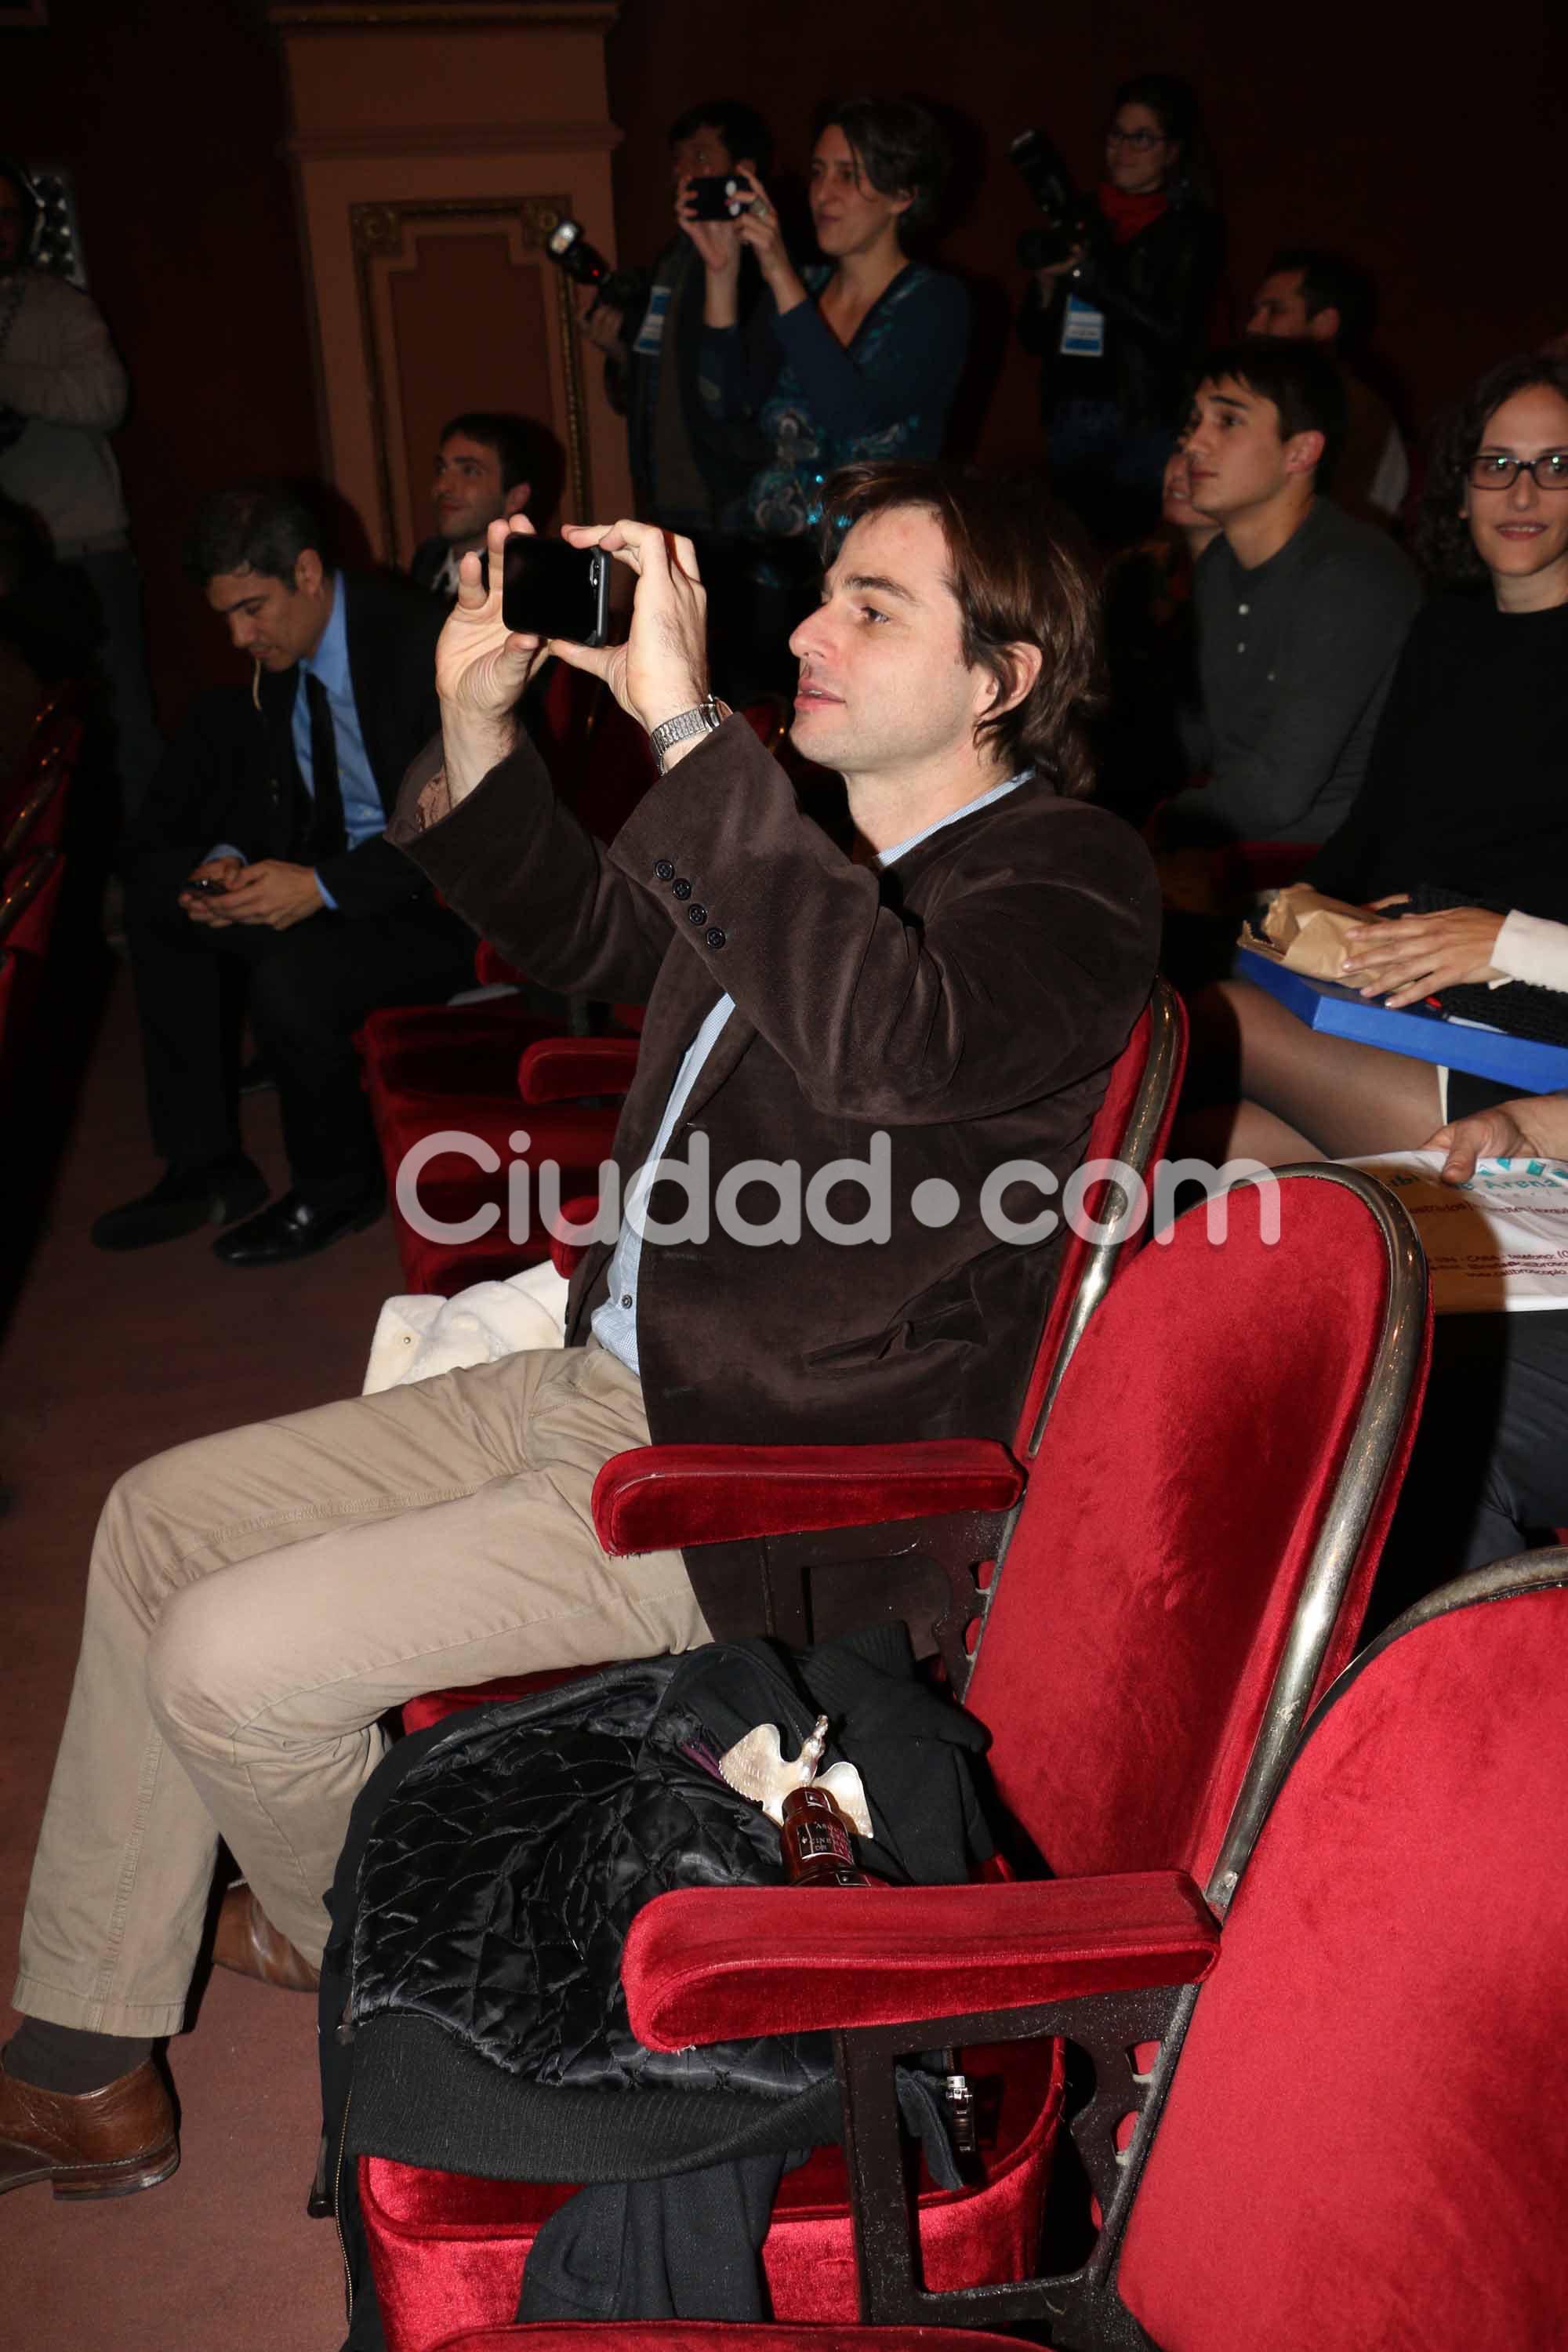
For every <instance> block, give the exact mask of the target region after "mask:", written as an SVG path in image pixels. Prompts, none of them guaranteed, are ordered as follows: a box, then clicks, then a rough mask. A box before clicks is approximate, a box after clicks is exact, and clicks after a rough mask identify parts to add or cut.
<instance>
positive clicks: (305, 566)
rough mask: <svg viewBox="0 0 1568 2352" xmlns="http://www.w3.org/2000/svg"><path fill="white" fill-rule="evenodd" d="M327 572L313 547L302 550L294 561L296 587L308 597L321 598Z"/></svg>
mask: <svg viewBox="0 0 1568 2352" xmlns="http://www.w3.org/2000/svg"><path fill="white" fill-rule="evenodd" d="M326 576H327V575H326V570H325V567H324V566H323V564H322V562H321V557H320V556H319V555H318V554H317V552H316V551H315V549H314V548H313V547H306V548H301V550H300V553H299V554H298V555H297V556H296V557H295V559H294V585H295V587H296V588H299V589H301V590H302V591H303V592H304V593H305V594H306V595H307V596H319V595H320V594H321V583H322V581H323V580H324V579H325V578H326Z"/></svg>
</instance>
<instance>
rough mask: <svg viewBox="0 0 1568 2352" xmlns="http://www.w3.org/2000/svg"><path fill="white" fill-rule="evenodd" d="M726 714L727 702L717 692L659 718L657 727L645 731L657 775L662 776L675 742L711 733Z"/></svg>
mask: <svg viewBox="0 0 1568 2352" xmlns="http://www.w3.org/2000/svg"><path fill="white" fill-rule="evenodd" d="M729 716H730V706H729V704H728V703H725V702H721V701H720V700H719V698H718V696H717V695H713V694H710V695H707V696H705V697H704V698H703V700H702V701H700V702H698V703H694V704H693V705H692V708H691V709H689V710H678V711H677V712H676V714H675V716H674V718H673V719H660V720H659V723H658V726H657V727H655V728H652V729H650V730H649V732H648V739H647V740H648V747H649V749H650V750H651V751H652V752H653V756H654V759H655V761H656V762H657V763H658V772H659V774H660V775H661V776H662V775H663V773H664V772H665V768H666V765H667V763H668V759H669V754H670V752H671V751H672V750H673V749H674V747H675V745H676V744H677V743H684V742H685V741H686V740H687V739H688V737H689V736H692V735H711V734H712V732H713V730H714V729H715V728H716V727H722V725H723V724H724V721H725V719H728V718H729Z"/></svg>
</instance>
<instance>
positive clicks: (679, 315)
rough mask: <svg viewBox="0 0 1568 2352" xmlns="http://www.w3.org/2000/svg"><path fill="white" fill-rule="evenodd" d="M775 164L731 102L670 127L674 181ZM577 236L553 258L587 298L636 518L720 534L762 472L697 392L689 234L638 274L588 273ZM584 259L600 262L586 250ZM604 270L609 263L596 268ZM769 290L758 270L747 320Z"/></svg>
mask: <svg viewBox="0 0 1568 2352" xmlns="http://www.w3.org/2000/svg"><path fill="white" fill-rule="evenodd" d="M772 168H773V138H772V135H771V133H770V132H769V130H768V127H767V125H766V123H765V122H764V121H763V119H762V116H761V115H760V114H758V113H757V112H756V111H755V110H754V109H753V108H752V107H749V106H743V105H742V104H741V102H740V101H739V100H736V99H730V98H719V99H711V100H703V101H702V102H701V103H700V104H699V105H697V106H692V107H689V108H688V109H687V110H686V111H685V112H684V113H683V114H679V115H678V116H677V117H676V119H675V121H673V122H672V123H671V124H670V126H669V173H670V182H671V185H672V186H673V187H674V188H676V189H678V190H679V188H681V187H682V186H684V185H685V184H687V182H689V180H691V179H693V178H700V179H709V178H717V177H723V178H732V179H736V180H737V181H738V180H740V179H742V178H751V177H753V176H755V175H758V174H765V173H767V172H769V171H771V169H772ZM574 254H575V255H576V256H578V257H584V247H583V246H582V243H581V240H580V239H578V240H574V246H573V247H569V248H568V251H567V253H566V254H564V255H557V256H556V258H557V259H559V260H561V261H562V262H563V266H564V267H565V268H566V269H567V270H568V272H569V274H570V275H571V276H573V277H574V278H579V282H580V283H581V284H582V287H583V290H582V292H581V294H580V295H579V296H578V300H577V319H578V324H579V325H580V326H581V328H582V330H583V332H584V335H585V336H586V337H587V339H588V341H590V342H591V343H592V344H593V345H594V346H595V349H596V350H598V351H601V352H604V353H605V359H606V362H607V365H606V369H605V381H606V383H607V385H608V386H609V388H610V391H611V395H612V398H614V399H615V401H616V406H617V407H619V408H621V409H622V410H623V411H624V413H625V415H626V438H627V441H628V443H629V445H630V450H631V461H632V485H633V492H634V499H635V504H636V509H637V513H638V514H639V515H646V516H647V518H648V520H650V521H652V522H657V523H658V524H660V525H661V526H662V527H663V529H664V530H677V531H682V532H684V533H685V534H686V535H687V536H688V537H689V538H690V537H693V536H695V537H697V538H699V539H700V538H701V536H702V534H704V533H705V532H708V531H710V530H715V529H717V528H720V527H721V518H722V515H723V512H724V510H725V509H726V508H728V507H729V506H731V504H732V502H733V501H734V500H735V499H737V498H739V497H740V496H741V494H742V491H743V490H744V488H745V485H746V482H747V480H748V479H749V478H750V476H751V473H752V468H753V467H754V465H755V462H756V457H755V449H754V446H753V445H752V442H751V441H750V440H747V441H746V442H745V443H744V444H743V445H742V446H741V448H740V449H739V450H738V451H737V449H736V448H735V447H734V446H732V445H727V444H726V442H725V440H724V439H723V437H722V436H719V435H716V434H714V433H713V431H712V430H711V428H710V425H708V422H707V419H706V417H705V415H704V412H703V408H702V400H701V394H700V391H699V388H698V378H699V373H700V363H701V353H702V331H703V317H702V313H703V299H704V290H705V289H704V285H703V271H702V265H701V262H700V259H699V257H698V255H697V252H696V250H695V248H694V247H693V246H692V245H691V243H690V241H689V238H687V237H686V236H676V237H675V238H674V239H673V240H672V242H671V243H670V244H668V246H666V247H665V249H664V251H663V252H662V253H661V254H660V255H659V257H658V260H657V261H656V262H655V263H654V265H653V270H652V274H651V276H650V277H645V276H644V275H643V274H642V273H641V272H635V271H630V270H627V271H624V272H620V271H617V272H613V273H609V274H608V275H606V276H602V277H600V278H597V279H595V278H592V277H589V278H585V279H584V278H582V277H581V258H580V259H579V266H578V268H574V267H573V255H574ZM586 257H588V258H591V259H592V260H594V261H597V260H598V257H597V256H596V255H594V254H592V250H591V248H588V249H587V254H586ZM601 266H602V265H601ZM761 292H762V281H761V279H760V278H759V277H758V275H757V272H756V270H755V268H749V269H748V270H747V271H746V273H745V278H744V280H743V282H742V284H741V285H740V286H739V287H738V289H737V294H736V300H737V304H738V308H739V310H740V312H741V313H742V315H746V314H749V312H750V310H751V309H752V306H753V305H754V303H755V302H756V300H757V298H758V296H759V295H760V294H761Z"/></svg>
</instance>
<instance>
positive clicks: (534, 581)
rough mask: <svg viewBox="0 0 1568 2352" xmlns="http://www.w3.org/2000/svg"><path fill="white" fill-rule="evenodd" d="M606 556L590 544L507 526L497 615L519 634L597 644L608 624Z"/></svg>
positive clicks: (610, 559)
mask: <svg viewBox="0 0 1568 2352" xmlns="http://www.w3.org/2000/svg"><path fill="white" fill-rule="evenodd" d="M612 560H613V559H612V558H611V557H609V556H607V555H605V554H602V553H601V552H600V551H599V549H598V548H596V547H568V546H567V544H566V541H564V540H563V539H534V538H531V537H530V535H529V534H528V533H527V532H526V531H521V530H519V531H513V532H512V534H511V536H510V538H509V539H508V541H507V543H506V571H505V573H504V574H503V576H502V581H501V606H500V609H501V618H502V619H503V620H504V621H505V623H506V625H507V627H508V628H509V629H515V630H516V631H517V633H518V635H520V636H526V637H568V638H570V639H571V640H572V642H573V643H574V644H575V645H579V646H602V645H603V644H604V642H605V638H606V636H607V635H609V629H610V564H611V562H612Z"/></svg>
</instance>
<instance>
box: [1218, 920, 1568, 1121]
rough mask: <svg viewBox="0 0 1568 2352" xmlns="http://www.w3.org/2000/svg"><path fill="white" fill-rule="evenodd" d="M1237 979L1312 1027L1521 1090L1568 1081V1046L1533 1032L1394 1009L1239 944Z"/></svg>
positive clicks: (1548, 1089)
mask: <svg viewBox="0 0 1568 2352" xmlns="http://www.w3.org/2000/svg"><path fill="white" fill-rule="evenodd" d="M1231 969H1232V971H1233V972H1234V973H1235V976H1236V978H1237V980H1250V981H1252V982H1255V983H1256V985H1257V986H1258V987H1259V988H1266V989H1267V990H1268V993H1269V995H1270V996H1277V997H1278V998H1279V1002H1280V1003H1281V1004H1282V1005H1284V1007H1285V1009H1286V1011H1287V1012H1288V1013H1294V1014H1295V1016H1296V1018H1297V1020H1298V1021H1304V1022H1305V1023H1306V1024H1307V1026H1308V1028H1309V1029H1319V1030H1321V1031H1322V1032H1323V1033H1324V1034H1326V1035H1328V1036H1331V1037H1353V1038H1355V1039H1356V1041H1357V1043H1358V1044H1360V1045H1381V1046H1382V1047H1383V1049H1384V1052H1385V1053H1388V1054H1408V1055H1412V1056H1413V1057H1414V1058H1415V1060H1416V1061H1418V1062H1441V1063H1444V1064H1446V1065H1447V1067H1448V1068H1449V1069H1451V1070H1473V1071H1474V1072H1475V1074H1476V1076H1478V1077H1482V1078H1496V1079H1497V1081H1498V1083H1499V1084H1500V1086H1505V1087H1512V1088H1513V1089H1514V1091H1515V1092H1516V1093H1518V1094H1521V1095H1550V1094H1556V1093H1557V1092H1558V1091H1559V1089H1560V1088H1563V1087H1568V1045H1542V1044H1541V1042H1540V1041H1539V1039H1537V1038H1534V1037H1508V1036H1505V1035H1504V1034H1503V1033H1502V1031H1501V1030H1500V1029H1473V1028H1471V1027H1470V1026H1469V1024H1468V1023H1467V1022H1462V1021H1445V1020H1444V1018H1443V1016H1442V1014H1441V1013H1435V1012H1433V1011H1432V1009H1431V1007H1430V1006H1429V1005H1425V1004H1411V1005H1407V1006H1406V1007H1405V1010H1404V1011H1403V1012H1401V1013H1392V1012H1390V1010H1389V1008H1388V1006H1387V1005H1386V1004H1380V1003H1378V1002H1377V1000H1376V998H1375V997H1370V996H1360V995H1358V994H1357V993H1356V992H1355V990H1354V989H1353V988H1342V986H1341V985H1340V983H1339V982H1338V981H1333V980H1309V979H1308V978H1307V976H1306V974H1305V973H1304V972H1300V971H1287V970H1286V968H1285V966H1284V965H1283V964H1282V963H1276V962H1275V961H1274V959H1273V958H1272V956H1266V955H1258V954H1256V953H1255V952H1254V950H1252V949H1251V948H1238V949H1237V952H1236V961H1235V963H1234V964H1233V966H1232V967H1231Z"/></svg>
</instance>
